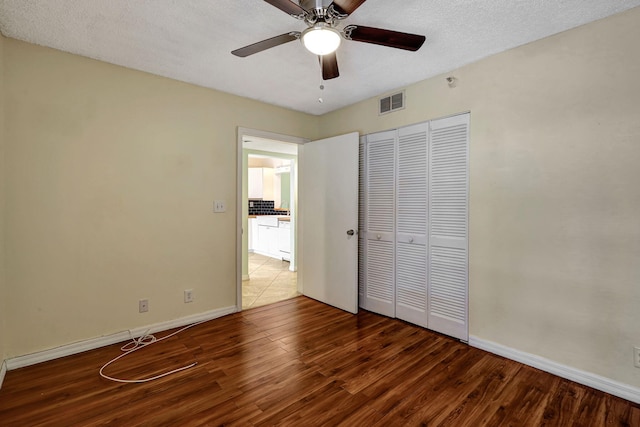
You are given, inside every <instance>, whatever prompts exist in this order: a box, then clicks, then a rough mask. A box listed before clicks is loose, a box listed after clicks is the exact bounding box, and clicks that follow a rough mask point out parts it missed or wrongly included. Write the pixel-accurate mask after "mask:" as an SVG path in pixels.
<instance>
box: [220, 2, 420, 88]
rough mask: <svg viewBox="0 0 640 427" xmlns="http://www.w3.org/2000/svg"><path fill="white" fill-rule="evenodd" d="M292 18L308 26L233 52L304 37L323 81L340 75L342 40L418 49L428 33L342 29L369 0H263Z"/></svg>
mask: <svg viewBox="0 0 640 427" xmlns="http://www.w3.org/2000/svg"><path fill="white" fill-rule="evenodd" d="M264 1H266V2H267V3H269V4H271V5H273V6H275V7H277V8H278V9H280V10H282V11H283V12H285V13H288V14H289V15H291V16H292V17H294V18H296V19H299V20H301V21H304V22H305V23H306V24H307V29H305V30H304V31H302V32H300V31H290V32H288V33H285V34H281V35H279V36H275V37H272V38H270V39H266V40H262V41H260V42H257V43H253V44H250V45H248V46H245V47H241V48H240V49H236V50H234V51H232V52H231V53H232V54H234V55H236V56H239V57H242V58H244V57H247V56H249V55H253V54H254V53H258V52H262V51H263V50H267V49H270V48H272V47H276V46H279V45H281V44H284V43H288V42H291V41H294V40H298V39H300V40H302V43H303V44H304V46H305V47H306V48H307V49H308V50H309V51H310V52H312V53H314V54H316V55H318V58H319V60H320V66H321V68H322V78H323V80H329V79H334V78H336V77H338V76H339V75H340V72H339V71H338V60H337V58H336V49H338V46H339V45H340V42H341V40H342V39H343V38H344V39H346V40H353V41H358V42H364V43H373V44H377V45H381V46H387V47H394V48H397V49H405V50H410V51H412V52H415V51H416V50H418V49H420V47H421V46H422V44H423V43H424V41H425V36H420V35H417V34H408V33H401V32H398V31H392V30H383V29H381V28H373V27H365V26H362V25H347V26H345V27H344V28H343V29H342V30H339V29H338V28H337V27H338V24H339V23H340V21H342V20H343V19H345V18H346V17H348V16H349V15H351V14H352V13H353V12H354V11H355V10H356V9H357V8H358V7H360V6H361V5H362V3H364V2H365V1H366V0H333V1H332V2H331V3H330V4H328V3H329V0H299V1H298V2H294V1H291V0H264Z"/></svg>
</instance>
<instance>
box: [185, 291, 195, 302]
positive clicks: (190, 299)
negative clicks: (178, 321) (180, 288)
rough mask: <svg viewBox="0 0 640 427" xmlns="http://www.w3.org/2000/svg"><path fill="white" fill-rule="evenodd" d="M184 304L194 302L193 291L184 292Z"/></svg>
mask: <svg viewBox="0 0 640 427" xmlns="http://www.w3.org/2000/svg"><path fill="white" fill-rule="evenodd" d="M184 302H193V289H185V290H184Z"/></svg>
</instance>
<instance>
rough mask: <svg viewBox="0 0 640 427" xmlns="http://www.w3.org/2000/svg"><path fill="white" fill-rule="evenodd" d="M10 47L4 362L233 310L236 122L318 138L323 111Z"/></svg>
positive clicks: (31, 47)
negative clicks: (144, 302)
mask: <svg viewBox="0 0 640 427" xmlns="http://www.w3.org/2000/svg"><path fill="white" fill-rule="evenodd" d="M4 47H5V57H4V59H5V64H4V65H5V68H4V70H5V73H6V81H7V85H6V88H5V90H6V91H5V96H6V100H7V103H8V105H9V106H10V108H8V109H7V112H6V136H7V141H6V144H7V145H6V149H7V150H6V177H7V181H8V182H10V183H11V185H9V186H7V188H6V204H7V208H6V215H5V219H6V277H7V283H8V288H7V299H8V300H9V301H11V304H10V305H9V306H8V307H7V318H8V319H9V324H10V328H9V331H8V342H7V352H8V356H10V357H12V356H18V355H24V354H26V353H30V352H34V351H39V350H43V349H47V348H51V347H54V346H58V345H62V344H68V343H71V342H74V341H77V340H82V339H87V338H93V337H97V336H100V335H103V334H109V333H114V332H117V331H122V330H126V329H128V328H132V327H136V326H142V325H147V324H152V323H156V322H159V321H166V320H171V319H175V318H179V317H183V316H186V315H189V314H195V313H201V312H204V311H207V310H211V309H216V308H221V307H229V306H235V304H236V252H235V250H234V248H235V246H236V204H235V201H236V164H237V157H236V156H237V137H236V129H237V127H238V126H244V127H249V128H254V129H262V130H266V131H272V132H277V133H281V134H288V135H298V136H303V137H314V136H315V134H316V129H317V128H316V125H317V118H316V117H314V116H309V115H305V114H302V113H298V112H293V111H290V110H286V109H282V108H277V107H273V106H269V105H266V104H263V103H259V102H255V101H251V100H248V99H244V98H239V97H236V96H232V95H228V94H224V93H220V92H216V91H213V90H209V89H204V88H200V87H196V86H192V85H188V84H184V83H180V82H176V81H173V80H169V79H165V78H161V77H157V76H153V75H149V74H145V73H141V72H137V71H132V70H129V69H125V68H121V67H117V66H113V65H109V64H106V63H102V62H98V61H93V60H90V59H86V58H82V57H79V56H74V55H70V54H65V53H62V52H59V51H56V50H52V49H46V48H42V47H38V46H34V45H30V44H26V43H22V42H18V41H15V40H10V39H7V40H5V46H4ZM214 199H223V200H226V201H227V212H226V213H219V214H214V213H213V212H212V211H213V200H214ZM184 289H193V290H194V292H195V302H193V303H190V304H184V303H183V290H184ZM141 298H149V301H150V302H149V307H150V308H149V312H148V313H146V314H139V313H138V300H139V299H141Z"/></svg>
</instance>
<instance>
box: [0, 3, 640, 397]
mask: <svg viewBox="0 0 640 427" xmlns="http://www.w3.org/2000/svg"><path fill="white" fill-rule="evenodd" d="M638 39H640V9H634V10H631V11H629V12H627V13H624V14H622V15H618V16H615V17H612V18H609V19H606V20H603V21H600V22H596V23H593V24H590V25H587V26H584V27H581V28H578V29H575V30H572V31H569V32H566V33H563V34H560V35H557V36H554V37H551V38H548V39H545V40H542V41H539V42H536V43H532V44H529V45H526V46H523V47H520V48H517V49H514V50H511V51H509V52H506V53H503V54H500V55H496V56H493V57H491V58H488V59H486V60H483V61H480V62H478V63H475V64H472V65H469V66H466V67H464V68H462V69H460V70H457V71H455V72H454V73H453V74H454V75H455V76H456V77H457V78H458V79H459V81H458V87H456V88H454V89H450V88H448V87H447V85H446V82H445V81H444V77H445V76H440V77H438V78H433V79H429V80H425V81H423V82H420V83H418V84H415V85H412V86H410V87H408V88H407V108H406V109H405V110H403V111H400V112H396V113H393V114H389V115H387V116H383V117H378V116H377V114H376V100H368V101H365V102H362V103H359V104H357V105H354V106H352V107H349V108H346V109H343V110H340V111H337V112H334V113H331V114H328V115H326V116H323V117H320V118H317V117H311V116H307V115H304V114H301V113H296V112H292V111H288V110H283V109H280V108H276V107H271V106H268V105H265V104H261V103H258V102H253V101H249V100H246V99H242V98H238V97H234V96H231V95H227V94H223V93H219V92H215V91H211V90H207V89H203V88H199V87H194V86H191V85H187V84H183V83H179V82H175V81H171V80H168V79H164V78H160V77H155V76H152V75H148V74H144V73H140V72H136V71H132V70H127V69H123V68H120V67H116V66H112V65H108V64H104V63H100V62H97V61H92V60H89V59H85V58H81V57H78V56H73V55H68V54H64V53H61V52H58V51H54V50H50V49H45V48H41V47H37V46H33V45H29V44H25V43H21V42H17V41H15V40H4V43H3V44H4V46H3V48H4V54H3V55H0V57H3V58H4V63H3V64H0V70H3V72H4V81H5V82H6V84H5V87H4V92H2V90H0V98H4V102H5V103H6V105H7V106H8V107H7V108H6V111H5V125H4V132H2V129H1V128H0V135H2V136H3V137H4V138H3V139H2V141H3V144H4V146H2V145H0V153H2V150H1V149H2V148H4V150H5V163H4V168H3V169H2V171H3V174H4V175H0V176H4V179H5V180H6V182H7V183H9V185H7V186H6V188H5V190H4V196H5V197H4V203H5V204H6V206H5V211H4V221H5V227H4V230H5V236H4V242H5V251H4V254H5V278H6V286H5V289H4V291H5V295H4V296H5V298H2V300H5V301H10V302H11V303H10V304H8V305H7V306H6V307H2V308H3V309H4V310H3V313H4V314H2V315H0V322H1V321H2V318H3V317H4V318H5V319H7V324H8V326H9V327H8V328H7V330H6V331H5V334H3V335H2V336H5V335H6V339H5V341H4V342H5V344H6V345H5V347H4V350H3V349H2V345H3V340H2V339H0V357H1V356H2V354H3V353H4V355H5V356H8V357H11V356H17V355H22V354H26V353H29V352H33V351H38V350H43V349H46V348H50V347H53V346H57V345H61V344H67V343H70V342H73V341H76V340H81V339H86V338H93V337H96V336H99V335H102V334H108V333H112V332H116V331H120V330H123V329H127V328H132V327H136V326H140V325H145V324H150V323H155V322H158V321H163V320H169V319H173V318H177V317H182V316H185V315H188V314H192V313H199V312H203V311H206V310H210V309H215V308H219V307H226V306H230V305H234V304H235V292H236V289H235V280H236V277H235V274H236V273H235V271H236V270H235V254H236V252H235V244H236V242H235V228H236V212H235V203H234V201H235V198H236V161H237V159H236V156H237V151H236V150H237V146H236V126H244V127H248V128H253V129H262V130H267V131H272V132H277V133H282V134H290V135H298V136H303V137H309V138H314V137H321V136H322V137H324V136H330V135H335V134H340V133H346V132H351V131H354V130H358V131H360V132H362V133H371V132H375V131H379V130H385V129H389V128H394V127H398V126H402V125H406V124H410V123H416V122H420V121H424V120H427V119H430V118H436V117H441V116H445V115H449V114H453V113H457V112H461V111H471V123H472V125H471V195H470V201H471V216H470V263H471V269H470V292H471V307H470V310H471V318H470V327H471V330H470V332H471V335H473V336H475V337H479V338H481V339H486V340H491V341H495V342H497V343H500V344H502V345H505V346H509V347H513V348H515V349H518V350H522V351H525V352H530V353H534V354H538V355H540V356H543V357H547V358H549V359H551V360H554V361H557V362H559V363H563V364H567V365H570V366H573V367H576V368H578V369H583V370H586V371H589V372H594V373H597V374H600V375H603V376H605V377H609V378H611V379H614V380H618V381H621V382H624V383H627V384H631V385H635V386H640V370H639V369H635V368H633V365H632V356H631V355H632V353H631V351H632V350H631V349H632V347H633V345H640V332H639V331H640V329H639V328H638V327H637V325H638V324H640V310H638V307H640V286H638V283H639V282H640V262H638V260H639V259H640V221H638V213H639V212H640V186H639V185H638V182H640V169H639V168H638V166H637V165H638V164H640V143H639V141H640V103H639V102H638V100H639V99H640V79H638V76H639V75H640V56H639V55H638V50H637V47H636V42H635V41H636V40H638ZM0 46H2V45H0ZM0 104H1V103H0ZM317 129H324V133H325V134H324V135H319V134H317ZM1 184H2V181H1V180H0V189H1V188H2V187H1ZM1 195H2V194H1V193H0V196H1ZM213 199H224V200H226V201H227V206H228V211H227V213H224V214H215V215H214V214H213V213H212V212H211V211H212V208H211V205H212V201H213ZM2 200H3V198H2V197H0V202H1V201H2ZM1 220H2V217H1V216H0V221H1ZM0 255H1V252H0ZM0 260H1V258H0ZM0 277H1V276H0ZM1 284H2V282H0V292H2V291H3V288H2V285H1ZM186 288H193V289H194V290H195V295H196V302H194V303H192V304H186V305H185V304H183V303H182V291H183V290H184V289H186ZM0 296H1V295H0ZM140 298H149V299H150V312H149V313H147V314H145V315H140V314H138V312H137V301H138V299H140ZM0 328H1V323H0ZM0 332H2V329H0Z"/></svg>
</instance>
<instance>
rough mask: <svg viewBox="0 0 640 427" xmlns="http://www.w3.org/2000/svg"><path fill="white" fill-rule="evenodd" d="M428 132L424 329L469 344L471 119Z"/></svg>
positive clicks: (435, 124)
mask: <svg viewBox="0 0 640 427" xmlns="http://www.w3.org/2000/svg"><path fill="white" fill-rule="evenodd" d="M430 130H431V132H430V155H429V158H430V164H429V218H430V226H429V282H428V283H429V289H428V292H429V304H428V324H429V329H433V330H434V331H438V332H442V333H444V334H447V335H450V336H453V337H456V338H459V339H462V340H465V341H467V340H468V339H469V332H468V299H469V298H468V296H469V288H468V275H469V273H468V189H469V185H468V184H469V178H468V170H469V168H468V162H469V160H468V159H469V115H468V114H464V115H460V116H455V117H449V118H446V119H440V120H433V121H431V122H430Z"/></svg>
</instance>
